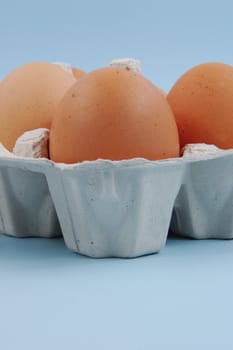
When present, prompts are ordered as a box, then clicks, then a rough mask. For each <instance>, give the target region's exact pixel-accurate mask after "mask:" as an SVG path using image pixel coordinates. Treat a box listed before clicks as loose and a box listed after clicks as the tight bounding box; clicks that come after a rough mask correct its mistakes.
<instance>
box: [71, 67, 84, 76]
mask: <svg viewBox="0 0 233 350" xmlns="http://www.w3.org/2000/svg"><path fill="white" fill-rule="evenodd" d="M72 73H73V76H74V77H75V78H76V79H79V78H81V77H83V76H84V75H85V74H86V73H85V72H84V71H83V70H81V69H78V68H72Z"/></svg>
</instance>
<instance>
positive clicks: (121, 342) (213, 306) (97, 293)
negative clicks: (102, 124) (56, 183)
mask: <svg viewBox="0 0 233 350" xmlns="http://www.w3.org/2000/svg"><path fill="white" fill-rule="evenodd" d="M0 5H1V6H0V53H1V55H0V79H3V77H4V76H5V75H6V74H7V73H9V72H10V71H11V70H12V69H14V68H15V67H17V66H19V65H21V64H23V63H26V62H29V61H39V60H44V61H64V62H69V63H71V64H72V65H73V66H76V67H79V68H82V69H84V70H86V71H90V70H92V69H95V68H98V67H101V66H105V65H107V64H108V63H109V61H111V60H112V59H113V58H120V57H135V58H138V59H140V60H141V62H142V65H143V71H144V74H145V75H146V76H147V78H149V79H151V80H152V81H153V82H154V83H155V84H157V85H158V86H160V87H161V88H163V89H164V90H165V91H169V89H170V88H171V86H172V84H173V83H174V82H175V80H176V79H177V78H178V77H179V76H180V75H181V74H182V73H183V72H184V71H186V70H187V69H188V68H190V67H191V66H194V65H196V64H199V63H202V62H207V61H220V62H225V63H228V64H233V40H232V39H233V20H232V19H233V2H232V1H224V0H223V1H220V2H219V1H192V2H190V1H179V0H177V1H143V2H141V1H140V2H139V1H138V2H136V1H122V0H118V1H114V2H111V1H101V0H99V1H96V2H94V1H92V2H91V1H66V2H64V1H63V2H58V1H56V2H55V1H48V2H47V1H37V2H34V1H10V0H9V1H8V2H6V1H4V2H3V1H2V0H0ZM232 271H233V242H232V241H214V240H213V241H212V240H210V241H192V240H185V239H174V238H173V239H170V240H169V241H168V243H167V246H166V247H165V249H163V250H162V252H161V253H159V254H155V255H151V256H148V257H142V258H138V259H133V260H125V259H100V260H93V259H89V258H85V257H81V256H78V255H76V254H74V253H72V252H70V251H68V250H67V249H66V248H65V246H64V243H63V241H62V240H61V239H54V240H45V239H13V238H10V237H6V236H0V348H1V349H3V350H8V349H9V350H14V349H24V350H27V349H34V350H37V349H66V348H67V349H74V348H77V349H80V350H86V349H102V350H105V349H111V350H112V349H113V350H115V349H127V350H128V349H140V350H144V349H159V350H163V349H179V350H182V349H189V350H190V349H191V350H192V349H195V350H196V349H223V350H228V349H229V350H230V349H231V350H232V348H233V335H232V322H233V316H232V315H233V301H232V295H233V278H232V277H233V272H232Z"/></svg>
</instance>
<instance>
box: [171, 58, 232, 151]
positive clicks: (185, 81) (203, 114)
mask: <svg viewBox="0 0 233 350" xmlns="http://www.w3.org/2000/svg"><path fill="white" fill-rule="evenodd" d="M167 100H168V102H169V104H170V106H171V108H172V110H173V112H174V115H175V118H176V121H177V126H178V131H179V135H180V143H181V147H183V146H184V145H185V144H188V143H208V144H214V145H216V146H218V147H220V148H225V149H227V148H233V67H232V66H230V65H227V64H223V63H205V64H201V65H198V66H196V67H194V68H192V69H190V70H189V71H187V72H186V73H185V74H184V75H182V76H181V78H180V79H178V81H177V82H176V83H175V85H174V86H173V87H172V89H171V91H170V92H169V94H168V96H167Z"/></svg>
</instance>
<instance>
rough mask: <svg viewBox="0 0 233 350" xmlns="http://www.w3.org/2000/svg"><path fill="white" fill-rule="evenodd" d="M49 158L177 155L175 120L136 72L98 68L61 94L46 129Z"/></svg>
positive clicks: (74, 159) (160, 97)
mask: <svg viewBox="0 0 233 350" xmlns="http://www.w3.org/2000/svg"><path fill="white" fill-rule="evenodd" d="M50 156H51V159H52V160H54V161H56V162H64V163H76V162H80V161H84V160H96V159H98V158H102V159H111V160H121V159H130V158H135V157H143V158H147V159H151V160H154V159H163V158H169V157H177V156H179V140H178V132H177V127H176V123H175V119H174V116H173V114H172V111H171V109H170V107H169V105H168V103H167V101H166V99H165V98H164V96H163V95H162V94H161V92H160V91H159V89H158V88H156V87H155V86H154V85H153V84H152V83H150V82H149V81H148V80H146V79H145V78H143V77H142V76H141V75H140V74H138V73H135V72H133V71H131V70H126V69H119V68H103V69H99V70H96V71H94V72H91V73H89V74H87V75H86V76H85V77H83V78H82V79H80V80H79V81H78V82H77V83H76V84H75V85H73V86H72V88H71V89H69V91H68V92H67V93H66V95H65V96H64V98H63V100H62V102H61V104H60V106H59V111H58V113H57V115H56V116H55V118H54V120H53V123H52V127H51V134H50Z"/></svg>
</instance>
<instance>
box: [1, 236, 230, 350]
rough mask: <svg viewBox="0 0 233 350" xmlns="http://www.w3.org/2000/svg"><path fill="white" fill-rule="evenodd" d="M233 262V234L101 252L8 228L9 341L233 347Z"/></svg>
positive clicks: (4, 337) (5, 303)
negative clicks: (149, 249) (143, 250)
mask: <svg viewBox="0 0 233 350" xmlns="http://www.w3.org/2000/svg"><path fill="white" fill-rule="evenodd" d="M232 271H233V241H216V240H209V241H194V240H187V239H175V238H173V239H169V241H168V243H167V246H166V247H165V249H163V250H162V251H161V253H159V254H155V255H150V256H146V257H141V258H137V259H132V260H127V259H99V260H94V259H91V258H86V257H83V256H79V255H77V254H74V253H72V252H70V251H68V250H67V249H66V248H65V246H64V243H63V240H62V239H51V240H48V239H47V240H46V239H16V238H11V237H6V236H0V291H1V299H0V310H1V317H0V334H1V339H0V342H1V349H4V350H8V349H9V350H14V349H20V350H21V349H22V350H27V349H28V350H29V349H30V350H31V349H34V350H37V349H73V348H77V349H82V350H86V349H88V350H89V349H102V350H105V349H106V350H107V349H108V350H109V349H111V350H115V349H127V350H131V349H140V350H141V349H142V350H144V349H160V350H163V349H179V350H183V349H185V350H186V349H189V350H192V349H193V350H194V349H195V350H196V349H212V350H215V349H216V350H219V349H224V350H228V349H229V350H232V348H233V335H232V321H233V301H232V295H233V278H232V277H233V276H232V275H233V273H232ZM3 345H4V346H3Z"/></svg>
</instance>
